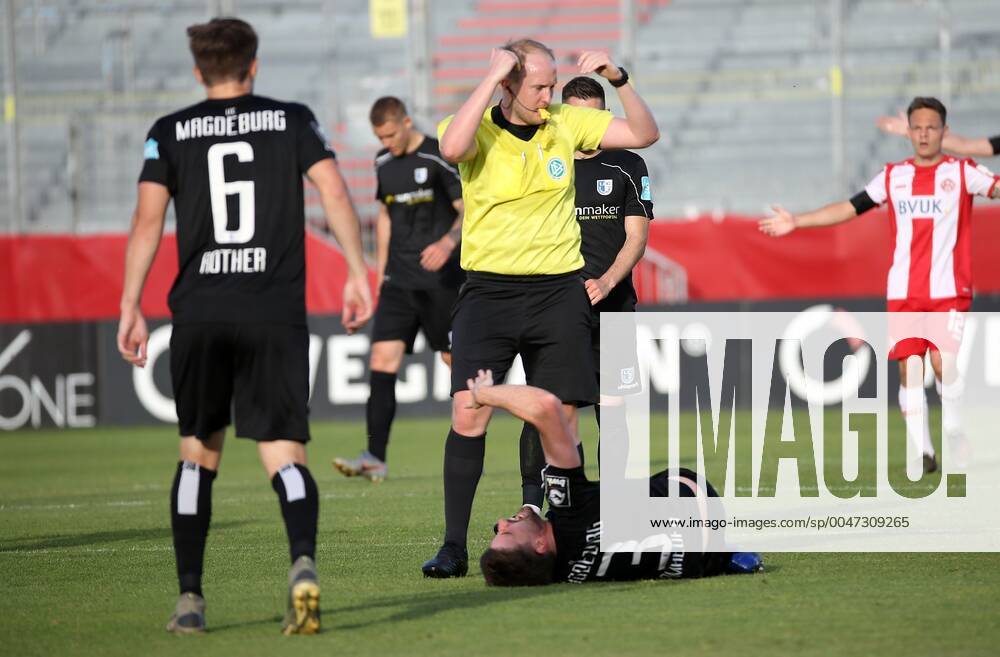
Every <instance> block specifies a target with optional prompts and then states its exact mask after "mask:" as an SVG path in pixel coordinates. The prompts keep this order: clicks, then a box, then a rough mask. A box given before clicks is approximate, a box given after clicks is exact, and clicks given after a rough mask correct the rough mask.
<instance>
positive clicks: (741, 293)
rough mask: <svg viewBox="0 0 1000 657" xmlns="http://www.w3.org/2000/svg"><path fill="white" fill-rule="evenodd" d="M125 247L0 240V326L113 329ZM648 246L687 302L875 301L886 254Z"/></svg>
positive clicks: (995, 217) (689, 230) (105, 242)
mask: <svg viewBox="0 0 1000 657" xmlns="http://www.w3.org/2000/svg"><path fill="white" fill-rule="evenodd" d="M978 205H979V207H977V208H976V210H975V213H974V215H973V221H972V230H973V240H972V259H973V267H972V269H973V276H974V280H975V288H976V291H977V292H978V293H1000V257H998V253H1000V207H996V206H994V207H991V206H989V205H987V204H986V203H982V202H980V203H979V204H978ZM126 241H127V237H126V236H125V235H92V236H72V235H32V236H0V322H57V321H79V320H101V319H115V318H117V317H118V303H119V298H120V296H121V286H122V269H123V263H124V259H125V244H126ZM649 246H650V248H653V249H656V250H657V251H659V252H660V253H662V254H664V255H666V256H668V257H670V258H672V259H673V260H675V261H676V262H678V263H679V264H681V265H682V266H683V267H685V268H686V269H687V278H688V298H689V300H691V301H734V300H739V301H763V300H767V299H808V298H813V297H830V298H838V297H841V298H851V297H882V296H884V295H885V277H886V273H887V272H888V268H889V258H890V252H891V249H892V245H891V243H890V234H889V219H888V217H887V215H886V213H885V212H871V213H869V214H866V215H865V216H863V217H861V218H859V219H855V220H854V221H851V222H848V223H846V224H842V225H840V226H834V227H832V228H820V229H814V230H801V231H796V232H795V233H793V234H791V235H789V236H787V237H782V238H771V237H767V236H765V235H763V234H762V233H760V232H759V231H758V230H757V222H756V220H754V219H751V218H749V217H738V216H731V217H727V218H726V219H724V220H722V221H716V220H713V219H710V218H703V219H698V220H695V221H669V220H657V221H654V222H653V223H652V224H651V225H650V235H649ZM306 265H307V269H306V272H307V275H306V305H307V307H308V310H309V312H310V314H336V313H338V312H340V309H341V304H342V292H343V287H344V281H345V280H346V276H347V265H346V263H345V262H344V258H343V256H342V255H341V254H340V252H339V251H338V250H337V249H336V248H335V247H334V246H333V244H332V243H331V242H329V241H328V240H327V239H325V238H323V237H320V236H317V235H315V234H313V233H311V232H307V237H306ZM176 271H177V245H176V242H175V239H174V236H173V235H166V236H164V238H163V243H162V245H161V246H160V251H159V253H157V256H156V260H155V261H154V262H153V267H152V269H151V271H150V274H149V279H148V280H147V283H146V291H145V294H144V295H143V311H144V312H145V314H146V316H147V317H150V318H165V317H168V316H169V312H168V310H167V303H166V299H167V292H168V291H169V290H170V284H171V283H172V282H173V279H174V274H175V272H176ZM642 301H651V300H648V299H643V300H642Z"/></svg>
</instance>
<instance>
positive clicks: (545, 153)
mask: <svg viewBox="0 0 1000 657" xmlns="http://www.w3.org/2000/svg"><path fill="white" fill-rule="evenodd" d="M492 109H493V108H492V107H490V108H488V109H487V110H486V112H485V113H484V114H483V118H482V121H481V122H480V123H479V129H478V130H476V156H475V157H474V158H472V159H471V160H469V161H467V162H462V163H461V164H459V167H458V169H459V172H460V173H461V175H462V200H463V201H464V203H465V218H464V220H463V222H462V260H461V263H462V268H463V269H465V270H468V271H482V272H492V273H495V274H511V275H521V276H524V275H531V274H563V273H566V272H570V271H574V270H576V269H580V268H582V267H583V256H581V255H580V227H579V226H578V225H577V222H576V205H575V188H574V184H573V153H574V152H575V151H577V150H584V151H588V150H593V149H595V148H597V147H598V146H599V145H600V143H601V139H603V138H604V132H605V130H607V128H608V125H609V124H610V123H611V120H612V118H613V117H612V115H611V113H610V112H605V111H602V110H595V109H590V108H586V107H573V106H572V105H550V106H549V108H548V110H549V113H550V114H551V116H550V117H549V119H548V120H547V121H546V122H545V123H544V124H542V125H540V126H539V127H538V130H537V131H536V132H535V135H534V136H533V137H532V138H531V139H530V140H528V141H524V140H522V139H519V138H517V137H515V136H514V135H512V134H511V133H510V132H508V131H507V130H504V129H503V128H501V127H500V126H498V125H497V124H496V123H494V122H493V119H492V118H491V111H492ZM452 118H453V117H451V116H449V117H448V118H446V119H444V120H443V121H441V123H440V124H439V125H438V137H439V138H440V137H441V135H443V134H444V131H445V128H447V127H448V124H449V123H450V122H451V120H452Z"/></svg>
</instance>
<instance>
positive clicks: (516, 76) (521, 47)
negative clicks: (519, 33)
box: [501, 39, 556, 82]
mask: <svg viewBox="0 0 1000 657" xmlns="http://www.w3.org/2000/svg"><path fill="white" fill-rule="evenodd" d="M501 47H502V48H503V49H504V50H510V51H511V52H513V53H514V54H515V55H517V66H516V67H515V68H514V70H513V71H511V72H510V75H508V76H507V79H508V80H510V81H511V82H520V81H521V80H522V79H524V59H525V57H527V56H528V53H530V52H537V53H542V54H544V55H548V56H549V59H551V60H552V61H553V62H554V61H556V54H555V53H554V52H552V49H551V48H549V47H548V46H547V45H545V44H544V43H542V42H541V41H535V40H534V39H516V40H511V41H508V42H507V43H505V44H503V46H501Z"/></svg>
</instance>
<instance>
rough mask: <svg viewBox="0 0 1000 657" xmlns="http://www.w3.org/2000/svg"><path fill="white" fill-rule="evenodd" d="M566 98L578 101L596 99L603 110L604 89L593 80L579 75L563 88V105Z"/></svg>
mask: <svg viewBox="0 0 1000 657" xmlns="http://www.w3.org/2000/svg"><path fill="white" fill-rule="evenodd" d="M567 98H579V99H580V100H588V99H590V98H597V99H599V100H600V101H601V108H604V104H605V98H604V87H602V86H601V83H600V82H598V81H597V80H595V79H594V78H588V77H587V76H586V75H579V76H577V77H575V78H573V79H572V80H570V81H569V82H567V83H566V86H564V87H563V89H562V99H563V102H564V103H565V102H566V99H567Z"/></svg>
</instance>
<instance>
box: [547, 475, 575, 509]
mask: <svg viewBox="0 0 1000 657" xmlns="http://www.w3.org/2000/svg"><path fill="white" fill-rule="evenodd" d="M545 495H546V497H547V498H548V500H549V506H553V507H568V506H570V505H571V500H570V497H569V477H561V476H559V475H550V474H547V475H545Z"/></svg>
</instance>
